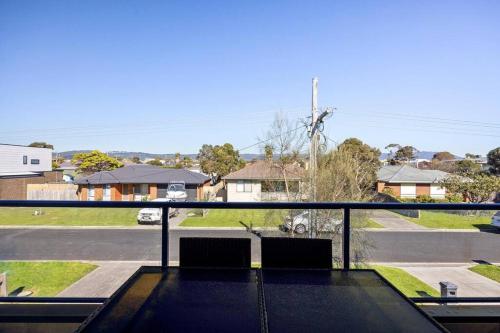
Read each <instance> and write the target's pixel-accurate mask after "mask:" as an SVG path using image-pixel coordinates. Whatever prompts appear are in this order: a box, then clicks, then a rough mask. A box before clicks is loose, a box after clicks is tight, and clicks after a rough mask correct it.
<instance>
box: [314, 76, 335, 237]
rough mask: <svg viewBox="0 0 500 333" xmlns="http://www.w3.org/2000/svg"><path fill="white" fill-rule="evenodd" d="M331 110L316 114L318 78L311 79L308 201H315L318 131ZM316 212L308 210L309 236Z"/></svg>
mask: <svg viewBox="0 0 500 333" xmlns="http://www.w3.org/2000/svg"><path fill="white" fill-rule="evenodd" d="M332 111H333V108H330V107H328V108H326V109H325V110H324V111H323V112H322V113H321V114H320V115H318V78H317V77H315V78H313V79H312V103H311V124H309V125H308V135H309V140H310V147H309V177H310V184H311V189H310V198H311V200H310V201H313V202H314V201H316V200H317V198H316V173H317V168H318V151H319V140H320V135H321V134H320V133H321V132H322V131H323V128H322V126H321V125H322V124H323V121H324V120H325V117H326V116H327V115H329V114H330V113H331V112H332ZM315 213H316V212H315V211H314V210H310V211H309V237H311V238H312V237H314V236H315V233H316V230H315V229H316V214H315Z"/></svg>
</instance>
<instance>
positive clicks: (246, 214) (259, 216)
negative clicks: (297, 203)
mask: <svg viewBox="0 0 500 333" xmlns="http://www.w3.org/2000/svg"><path fill="white" fill-rule="evenodd" d="M285 215H286V211H284V210H274V211H269V210H263V209H210V210H209V212H208V214H207V215H206V216H205V217H201V216H191V217H188V218H186V219H185V220H184V221H183V222H182V223H181V224H180V225H181V226H182V227H243V225H242V224H241V223H240V222H243V223H245V224H246V225H248V226H250V224H252V226H253V227H277V226H278V225H280V224H281V223H282V221H283V217H284V216H285Z"/></svg>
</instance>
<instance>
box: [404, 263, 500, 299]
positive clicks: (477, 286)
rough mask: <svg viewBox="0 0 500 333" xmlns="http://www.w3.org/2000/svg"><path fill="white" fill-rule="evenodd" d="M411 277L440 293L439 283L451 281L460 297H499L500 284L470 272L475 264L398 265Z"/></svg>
mask: <svg viewBox="0 0 500 333" xmlns="http://www.w3.org/2000/svg"><path fill="white" fill-rule="evenodd" d="M394 266H396V267H399V268H402V269H404V270H405V271H407V272H408V273H410V274H411V275H413V276H415V277H417V278H418V279H420V280H422V281H423V282H425V283H427V284H428V285H429V286H431V287H433V288H434V289H436V290H437V291H439V289H440V287H439V282H441V281H449V282H452V283H454V284H456V285H457V287H458V289H457V296H458V297H499V296H500V283H498V282H496V281H493V280H491V279H488V278H486V277H484V276H482V275H480V274H477V273H474V272H472V271H469V270H468V268H469V267H472V266H473V264H467V263H466V264H438V263H435V264H432V263H421V264H418V263H413V264H412V263H408V264H396V265H394Z"/></svg>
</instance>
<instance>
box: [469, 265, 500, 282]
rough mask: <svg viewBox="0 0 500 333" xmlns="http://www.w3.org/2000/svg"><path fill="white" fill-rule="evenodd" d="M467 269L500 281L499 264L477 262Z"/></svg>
mask: <svg viewBox="0 0 500 333" xmlns="http://www.w3.org/2000/svg"><path fill="white" fill-rule="evenodd" d="M469 271H473V272H474V273H477V274H480V275H482V276H484V277H487V278H488V279H491V280H493V281H496V282H498V283H500V266H495V265H488V264H479V265H476V266H473V267H470V268H469Z"/></svg>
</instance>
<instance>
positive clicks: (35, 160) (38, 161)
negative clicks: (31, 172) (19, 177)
mask: <svg viewBox="0 0 500 333" xmlns="http://www.w3.org/2000/svg"><path fill="white" fill-rule="evenodd" d="M30 163H31V164H40V160H39V159H38V158H33V159H31V161H30Z"/></svg>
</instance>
